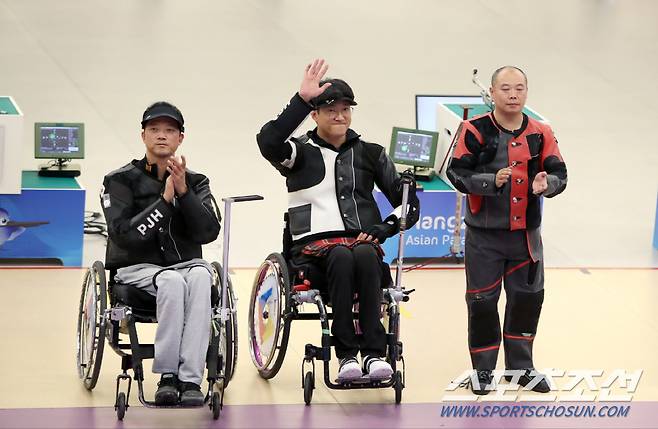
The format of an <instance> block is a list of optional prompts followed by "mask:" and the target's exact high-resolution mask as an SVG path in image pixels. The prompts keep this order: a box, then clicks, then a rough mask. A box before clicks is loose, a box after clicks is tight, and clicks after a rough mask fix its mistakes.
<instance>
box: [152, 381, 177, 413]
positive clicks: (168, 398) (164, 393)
mask: <svg viewBox="0 0 658 429" xmlns="http://www.w3.org/2000/svg"><path fill="white" fill-rule="evenodd" d="M176 403H178V377H177V376H176V374H171V373H165V374H162V375H161V376H160V382H159V383H158V390H156V391H155V405H176Z"/></svg>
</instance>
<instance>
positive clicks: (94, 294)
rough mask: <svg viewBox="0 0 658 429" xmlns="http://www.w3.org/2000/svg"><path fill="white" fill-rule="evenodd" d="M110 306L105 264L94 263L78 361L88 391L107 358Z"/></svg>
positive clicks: (81, 315) (85, 292)
mask: <svg viewBox="0 0 658 429" xmlns="http://www.w3.org/2000/svg"><path fill="white" fill-rule="evenodd" d="M106 308H107V282H106V279H105V267H104V266H103V263H102V262H100V261H96V262H94V264H93V265H92V267H91V268H89V269H88V270H87V272H86V273H85V277H84V280H83V283H82V294H81V296H80V308H79V310H78V342H77V356H76V358H77V364H78V376H79V377H80V378H81V379H82V382H83V384H84V385H85V387H86V388H87V390H92V389H93V388H94V387H96V382H97V381H98V375H99V374H100V370H101V362H102V361H103V348H104V346H105V331H106V328H107V326H106V324H105V321H104V320H103V315H104V313H105V309H106Z"/></svg>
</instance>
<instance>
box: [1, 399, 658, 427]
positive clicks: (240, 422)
mask: <svg viewBox="0 0 658 429" xmlns="http://www.w3.org/2000/svg"><path fill="white" fill-rule="evenodd" d="M467 405H470V406H473V405H475V406H478V405H479V406H480V412H484V407H485V406H489V411H490V412H491V411H492V410H493V407H496V406H498V407H501V408H499V410H500V411H503V410H509V409H505V408H504V407H513V406H519V407H521V406H526V407H531V406H534V407H542V406H543V407H556V408H555V409H554V412H555V413H556V414H557V413H559V412H558V411H556V410H557V407H565V408H564V410H563V411H566V410H568V407H577V406H581V407H588V406H594V407H597V408H596V409H597V413H598V412H599V411H601V409H603V410H604V411H606V410H607V411H609V412H612V411H613V410H619V409H625V408H626V407H629V406H630V409H629V412H628V415H627V416H626V417H599V416H594V417H565V416H562V417H556V416H553V417H536V416H535V417H499V416H498V417H494V418H488V417H446V416H443V417H442V416H441V412H442V409H443V410H444V412H445V410H446V408H444V407H450V406H462V407H463V406H467ZM603 407H608V408H603ZM613 407H619V408H613ZM535 410H538V408H535ZM543 410H546V409H545V408H544V409H543ZM574 410H577V409H576V408H572V412H573V411H574ZM503 412H504V411H503ZM526 412H528V409H526ZM260 427H263V428H309V429H311V428H328V427H332V428H350V427H351V428H359V427H368V428H378V429H383V428H469V427H478V428H591V427H597V428H629V427H630V428H657V427H658V402H630V403H604V402H598V403H566V402H561V403H554V402H551V403H545V402H534V403H533V402H517V403H459V404H457V403H444V404H437V403H434V404H402V405H399V406H396V405H392V404H362V405H361V404H316V405H311V406H309V407H306V406H304V405H227V406H225V407H224V409H223V410H222V414H221V416H220V417H219V420H217V421H214V420H212V416H211V413H210V410H209V409H208V408H204V409H194V410H189V409H188V410H155V409H146V408H143V407H138V406H136V407H131V408H129V409H128V411H127V413H126V416H125V419H124V421H123V422H119V421H117V420H116V414H115V412H114V409H113V408H111V407H110V408H105V407H104V408H23V409H0V428H70V429H77V428H122V429H123V428H125V429H128V428H158V429H163V428H198V429H202V428H260Z"/></svg>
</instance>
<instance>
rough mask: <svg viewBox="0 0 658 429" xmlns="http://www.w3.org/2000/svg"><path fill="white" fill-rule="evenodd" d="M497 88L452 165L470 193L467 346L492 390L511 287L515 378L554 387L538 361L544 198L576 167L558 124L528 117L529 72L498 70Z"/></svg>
mask: <svg viewBox="0 0 658 429" xmlns="http://www.w3.org/2000/svg"><path fill="white" fill-rule="evenodd" d="M490 91H491V96H492V98H493V101H494V104H495V108H494V111H493V112H491V113H487V114H484V115H481V116H477V117H475V118H472V119H469V120H466V121H464V122H462V124H461V126H460V128H459V131H458V133H457V137H456V146H455V149H454V153H453V157H452V160H451V162H450V165H449V167H448V171H447V175H448V178H449V179H450V181H451V182H452V184H453V185H454V186H455V188H457V189H458V190H459V191H460V192H463V193H465V194H467V195H468V203H467V210H466V215H465V222H466V225H467V226H468V227H467V229H466V248H465V263H466V283H467V289H466V304H467V307H468V345H469V350H470V354H471V362H472V364H473V368H474V370H475V371H476V374H477V381H478V383H477V384H476V383H472V384H471V389H472V391H473V393H475V394H478V395H486V394H487V393H489V392H490V391H491V390H493V388H494V385H493V374H492V371H493V370H494V368H495V367H496V360H497V358H498V349H499V348H500V341H501V329H500V321H499V316H498V305H497V304H498V298H499V297H500V292H501V289H502V286H503V285H504V287H505V292H506V294H507V304H506V307H505V321H504V324H503V330H502V337H503V344H504V347H505V368H506V369H507V370H520V373H521V374H522V375H521V376H520V378H519V377H514V378H512V377H511V376H506V378H507V379H508V380H511V381H513V382H514V381H516V382H518V383H519V384H520V385H522V386H528V388H529V389H532V390H534V391H536V392H548V391H550V387H549V385H548V383H547V382H546V379H545V377H544V376H542V375H541V374H538V373H537V372H536V371H535V370H534V363H533V358H532V344H533V341H534V339H535V334H536V332H537V324H538V322H539V314H540V312H541V307H542V303H543V300H544V261H543V251H542V242H541V236H540V225H541V204H540V200H541V197H542V196H543V197H547V198H551V197H554V196H556V195H558V194H559V193H561V192H562V191H564V189H565V187H566V185H567V168H566V165H565V163H564V161H563V159H562V156H561V155H560V151H559V149H558V144H557V139H556V138H555V136H554V135H553V131H552V130H551V127H550V126H548V125H547V124H545V123H542V122H539V121H537V120H535V119H532V118H529V117H528V116H527V115H526V114H525V113H523V107H524V105H525V102H526V98H527V94H528V80H527V77H526V75H525V73H524V72H523V71H522V70H521V69H519V68H518V67H514V66H505V67H501V68H499V69H498V70H496V71H495V72H494V73H493V75H492V77H491V89H490Z"/></svg>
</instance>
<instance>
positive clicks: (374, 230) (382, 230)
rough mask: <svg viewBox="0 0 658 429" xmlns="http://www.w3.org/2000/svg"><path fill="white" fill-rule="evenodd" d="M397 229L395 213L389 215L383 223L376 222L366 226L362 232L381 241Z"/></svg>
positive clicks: (393, 233)
mask: <svg viewBox="0 0 658 429" xmlns="http://www.w3.org/2000/svg"><path fill="white" fill-rule="evenodd" d="M398 231H399V225H398V218H397V217H396V216H395V215H390V216H389V217H387V218H386V219H385V220H384V222H383V223H378V224H376V225H373V226H371V227H370V228H366V229H365V230H364V231H363V232H365V233H366V234H368V235H371V236H372V238H373V239H375V238H376V239H377V241H379V242H380V243H383V242H384V241H386V239H387V238H388V237H392V236H394V235H395V234H397V233H398Z"/></svg>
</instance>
